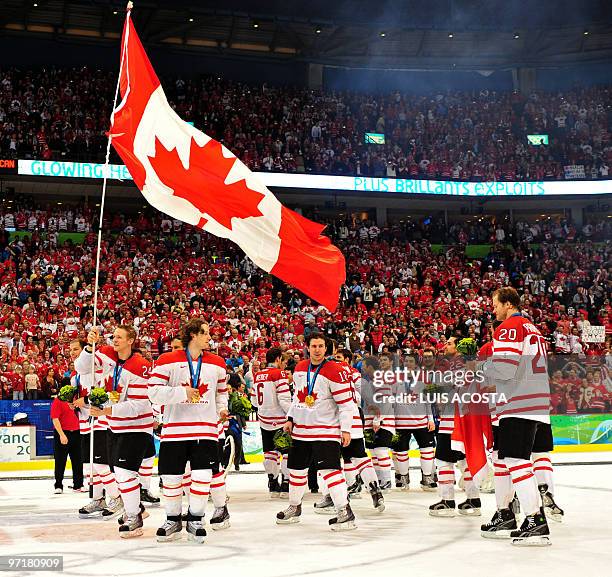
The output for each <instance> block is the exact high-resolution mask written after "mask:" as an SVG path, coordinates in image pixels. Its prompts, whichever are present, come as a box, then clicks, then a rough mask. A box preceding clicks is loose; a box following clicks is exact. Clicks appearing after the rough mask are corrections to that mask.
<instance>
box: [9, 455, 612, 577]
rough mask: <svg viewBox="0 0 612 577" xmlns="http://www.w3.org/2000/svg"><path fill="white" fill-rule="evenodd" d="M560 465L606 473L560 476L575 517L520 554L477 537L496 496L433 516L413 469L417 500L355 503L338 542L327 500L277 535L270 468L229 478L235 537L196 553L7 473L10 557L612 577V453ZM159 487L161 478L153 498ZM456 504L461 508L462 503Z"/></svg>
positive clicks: (294, 570) (239, 570)
mask: <svg viewBox="0 0 612 577" xmlns="http://www.w3.org/2000/svg"><path fill="white" fill-rule="evenodd" d="M555 461H556V462H561V461H564V462H567V461H574V462H585V461H594V462H596V461H600V462H599V463H598V464H589V465H584V464H566V465H563V466H557V467H556V468H555V480H556V499H557V502H558V504H559V505H560V506H561V507H562V508H563V509H565V512H566V516H565V520H564V521H563V523H561V524H557V523H554V522H552V521H551V522H550V525H551V532H552V542H553V545H552V546H551V547H547V548H535V547H533V548H518V547H513V546H512V545H510V543H509V542H507V541H491V540H485V539H483V538H481V537H480V534H479V526H480V524H481V523H483V522H485V521H488V520H489V519H490V517H491V515H492V514H493V511H494V507H495V501H494V496H493V495H484V496H483V516H482V517H476V518H464V517H455V518H451V519H447V518H432V517H429V516H428V514H427V508H428V506H429V505H430V504H431V503H433V502H434V501H435V500H437V499H436V497H437V495H436V494H435V493H433V494H432V493H423V492H422V491H421V490H420V489H418V486H417V485H418V480H419V479H420V474H419V472H418V471H417V470H414V469H413V470H411V476H412V477H413V487H412V488H411V490H410V491H409V492H399V491H395V490H394V491H392V492H391V493H389V494H388V495H386V496H385V500H386V504H387V509H386V511H385V512H384V513H383V514H377V513H375V512H374V511H373V509H372V507H371V500H370V498H369V497H368V496H366V495H364V496H363V498H362V499H360V500H355V501H353V502H352V505H353V509H354V511H355V514H356V516H357V522H358V528H357V530H355V531H352V532H345V533H332V532H331V531H330V530H329V529H328V527H327V520H328V517H327V516H323V515H316V514H314V512H313V510H312V505H313V502H314V501H315V499H316V498H317V496H316V495H311V494H307V495H306V497H305V501H304V508H303V514H302V522H301V523H299V524H296V525H289V526H279V525H276V524H275V514H276V513H277V511H279V510H280V509H281V508H284V507H285V506H286V503H287V501H279V500H270V499H269V498H268V495H267V488H266V477H265V475H264V474H263V469H262V467H261V465H250V466H248V467H247V469H248V470H249V472H245V473H237V474H231V475H230V476H229V477H228V491H229V495H230V502H229V510H230V513H231V521H232V526H231V528H230V529H228V530H226V531H220V532H215V531H211V530H208V537H207V541H206V543H205V544H203V545H194V544H191V543H189V542H188V541H187V540H186V537H183V539H182V540H181V541H178V542H174V543H166V544H158V543H157V542H156V541H155V537H154V534H155V530H156V528H157V527H158V526H160V525H161V523H162V519H163V518H164V513H163V509H161V508H151V509H149V511H150V512H151V516H150V517H149V518H148V519H147V520H146V521H145V534H144V536H143V537H140V538H136V539H131V540H122V539H119V537H118V532H117V527H118V525H117V521H116V520H112V521H108V522H107V521H102V520H100V519H97V520H93V519H90V520H81V519H79V518H78V516H77V514H76V511H77V509H78V508H79V507H80V506H82V505H83V504H85V502H86V501H87V496H86V495H85V494H74V493H70V492H66V493H65V494H63V495H59V496H55V495H53V494H52V492H53V482H52V481H51V480H49V479H28V480H18V479H17V478H16V477H17V476H18V475H19V473H15V474H13V477H14V478H12V479H10V480H8V479H7V477H9V475H8V474H5V473H2V474H0V476H2V477H4V480H3V481H1V482H0V518H1V519H2V525H0V555H8V554H11V555H19V554H33V553H34V554H37V555H42V554H61V555H63V556H64V571H63V575H64V576H73V575H76V576H86V575H87V576H111V575H120V576H121V577H132V576H134V577H137V576H147V577H155V576H158V575H160V576H166V575H168V576H171V577H194V576H199V575H213V574H214V575H217V576H221V575H223V576H230V577H234V576H240V577H250V576H253V575H254V576H260V575H261V576H265V577H290V576H294V575H295V576H298V575H307V576H318V575H321V576H329V577H332V576H337V575H343V576H344V575H346V576H351V577H359V576H361V575H369V576H373V577H382V576H383V575H385V576H389V577H391V576H393V577H400V575H407V576H411V577H420V576H423V577H438V576H439V577H463V576H464V575H465V576H469V577H475V576H491V577H504V576H513V577H520V576H528V575H541V576H543V577H544V576H548V575H553V576H554V577H565V576H568V577H569V576H572V577H576V576H577V575H578V576H580V577H591V576H599V575H601V576H603V575H609V574H610V573H609V571H610V567H611V566H612V552H611V551H612V522H611V520H610V519H611V511H612V508H611V506H610V502H611V497H612V464H609V462H610V461H612V453H607V454H604V453H602V454H595V453H591V454H578V455H571V456H568V455H557V456H556V457H555ZM415 464H416V463H415ZM255 471H257V472H255ZM68 480H69V479H68ZM64 483H65V486H66V485H67V484H68V483H67V482H66V480H65V482H64ZM156 485H157V478H156V477H154V481H153V489H154V492H157V491H158V490H157V486H156ZM457 498H458V499H459V500H462V499H463V494H462V493H459V494H458V495H457ZM210 507H211V505H210V504H209V509H208V510H207V517H210V514H211V508H210ZM13 574H14V575H17V574H18V575H27V574H28V573H26V572H22V573H13ZM32 574H34V573H32ZM36 575H41V573H36Z"/></svg>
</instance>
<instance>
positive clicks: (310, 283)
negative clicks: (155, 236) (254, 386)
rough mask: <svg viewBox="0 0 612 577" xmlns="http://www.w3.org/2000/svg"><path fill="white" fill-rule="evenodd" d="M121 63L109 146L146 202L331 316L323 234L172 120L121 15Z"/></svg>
mask: <svg viewBox="0 0 612 577" xmlns="http://www.w3.org/2000/svg"><path fill="white" fill-rule="evenodd" d="M121 61H122V66H121V75H120V93H121V98H122V100H121V102H120V103H119V105H118V106H117V108H116V109H115V111H114V113H113V120H112V128H111V136H112V144H113V146H114V147H115V150H116V151H117V153H118V154H119V156H120V157H121V158H122V159H123V161H124V162H125V165H126V166H127V168H128V170H129V171H130V174H131V175H132V177H133V179H134V182H135V183H136V185H137V186H138V188H139V189H140V190H141V192H142V194H143V195H144V197H145V198H146V199H147V201H148V202H149V203H150V204H151V205H153V206H154V207H155V208H157V209H158V210H160V211H161V212H164V213H166V214H168V215H170V216H172V217H173V218H176V219H179V220H182V221H184V222H187V223H189V224H191V225H194V226H197V227H199V228H201V229H203V230H205V231H207V232H209V233H211V234H213V235H215V236H219V237H223V238H228V239H230V240H231V241H233V242H235V243H236V244H237V245H238V246H240V248H241V249H242V250H243V251H244V252H245V253H246V254H247V256H248V257H249V258H250V259H251V260H252V261H253V262H254V263H255V264H256V265H257V266H259V267H260V268H262V269H263V270H265V271H266V272H269V273H271V274H273V275H275V276H277V277H278V278H280V279H282V280H283V281H285V282H287V283H289V284H290V285H292V286H294V287H296V288H298V289H299V290H301V291H303V292H304V293H305V294H307V295H308V296H310V297H312V298H314V299H315V300H317V301H318V302H320V303H321V304H323V305H324V306H326V307H327V308H328V309H330V310H334V309H335V308H336V306H337V304H338V297H339V289H340V286H341V285H342V284H343V283H344V280H345V276H346V272H345V262H344V256H343V255H342V253H341V252H340V250H339V249H338V248H337V247H335V246H334V245H333V244H332V243H331V241H330V240H329V238H327V237H326V236H323V234H322V231H323V229H324V228H325V227H324V226H323V225H320V224H317V223H315V222H312V221H310V220H308V219H306V218H304V217H302V216H301V215H299V214H297V213H296V212H294V211H292V210H289V209H288V208H286V207H285V206H283V205H282V204H281V203H280V202H279V201H278V199H277V198H276V197H275V196H274V195H273V194H272V193H271V192H270V191H269V190H268V189H267V188H266V187H265V186H264V185H263V184H262V182H261V181H260V180H259V179H258V177H257V176H256V175H255V174H253V173H252V172H251V171H250V170H249V169H248V168H247V167H246V166H245V165H244V164H243V163H242V162H241V161H240V160H238V159H237V158H236V157H235V156H234V155H233V154H232V153H231V152H230V151H229V150H227V148H225V147H224V146H223V145H222V144H220V143H219V142H217V141H215V140H214V139H212V138H211V137H210V136H208V135H206V134H204V133H203V132H200V131H199V130H197V129H195V128H194V127H193V126H191V125H190V124H187V123H186V122H184V121H183V120H181V118H179V116H178V115H177V114H176V113H175V112H174V110H173V109H172V108H171V107H170V105H169V104H168V101H167V100H166V96H165V94H164V91H163V89H162V87H161V85H160V82H159V80H158V78H157V76H156V74H155V71H154V70H153V67H152V66H151V63H150V61H149V59H148V57H147V55H146V53H145V51H144V48H143V46H142V44H141V42H140V39H139V38H138V35H137V34H136V30H135V28H134V25H133V24H132V20H131V18H130V13H129V12H128V15H127V18H126V22H125V25H124V29H123V38H122V55H121Z"/></svg>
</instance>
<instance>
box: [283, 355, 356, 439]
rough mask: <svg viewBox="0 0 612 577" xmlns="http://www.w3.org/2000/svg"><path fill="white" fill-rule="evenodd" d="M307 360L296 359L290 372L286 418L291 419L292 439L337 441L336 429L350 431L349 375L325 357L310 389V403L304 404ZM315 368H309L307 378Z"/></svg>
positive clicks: (306, 389)
mask: <svg viewBox="0 0 612 577" xmlns="http://www.w3.org/2000/svg"><path fill="white" fill-rule="evenodd" d="M309 365H310V361H308V360H304V361H300V362H299V363H298V364H297V365H296V367H295V370H294V372H293V382H294V386H295V391H294V394H293V401H292V403H291V407H290V408H289V412H288V414H287V417H291V419H292V420H293V432H292V436H293V438H294V439H298V440H300V441H331V440H337V441H340V437H341V435H340V432H341V431H345V432H351V431H352V427H353V416H354V412H355V401H354V399H353V396H352V386H351V375H350V372H349V371H347V370H346V368H345V367H343V366H342V365H341V364H339V363H337V362H335V361H330V360H325V361H324V364H323V366H322V367H321V368H320V371H319V374H318V376H317V378H316V380H315V383H314V387H313V390H312V396H313V398H314V404H313V405H312V406H308V405H307V404H306V397H307V396H308V385H307V373H308V367H309ZM316 369H317V367H313V368H312V370H311V379H313V378H314V372H315V371H316Z"/></svg>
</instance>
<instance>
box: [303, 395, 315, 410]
mask: <svg viewBox="0 0 612 577" xmlns="http://www.w3.org/2000/svg"><path fill="white" fill-rule="evenodd" d="M304 402H305V403H306V406H308V407H314V404H315V398H314V397H313V396H312V395H306V398H305V399H304Z"/></svg>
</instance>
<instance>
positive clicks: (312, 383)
mask: <svg viewBox="0 0 612 577" xmlns="http://www.w3.org/2000/svg"><path fill="white" fill-rule="evenodd" d="M326 362H327V359H323V362H322V363H321V364H320V365H319V366H318V367H317V370H316V371H315V372H314V376H313V377H312V381H311V380H310V371H311V369H312V361H311V362H310V363H308V370H307V371H306V392H307V393H308V396H309V397H312V391H313V390H314V386H315V383H316V382H317V377H318V376H319V372H320V371H321V369H322V368H323V365H324V364H325V363H326Z"/></svg>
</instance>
